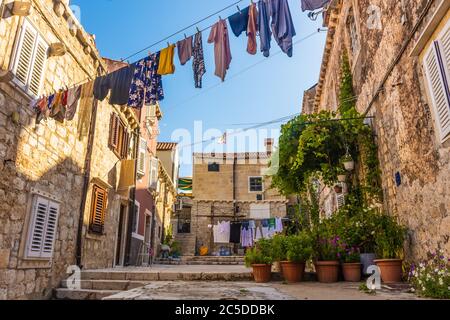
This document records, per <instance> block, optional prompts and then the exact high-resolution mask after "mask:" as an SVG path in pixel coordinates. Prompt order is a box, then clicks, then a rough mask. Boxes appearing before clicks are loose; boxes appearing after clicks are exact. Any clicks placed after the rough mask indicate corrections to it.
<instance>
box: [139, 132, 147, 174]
mask: <svg viewBox="0 0 450 320" xmlns="http://www.w3.org/2000/svg"><path fill="white" fill-rule="evenodd" d="M146 159H147V141H146V140H145V139H142V138H141V139H140V143H139V155H138V166H137V173H138V175H140V176H141V177H142V176H145V161H146Z"/></svg>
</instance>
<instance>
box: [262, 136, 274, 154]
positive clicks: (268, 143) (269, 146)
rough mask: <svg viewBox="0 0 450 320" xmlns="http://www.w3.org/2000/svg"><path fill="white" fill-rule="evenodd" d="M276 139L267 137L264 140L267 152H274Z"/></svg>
mask: <svg viewBox="0 0 450 320" xmlns="http://www.w3.org/2000/svg"><path fill="white" fill-rule="evenodd" d="M274 141H275V140H274V139H266V140H264V145H265V146H266V152H267V153H272V152H273V144H274Z"/></svg>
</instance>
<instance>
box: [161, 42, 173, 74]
mask: <svg viewBox="0 0 450 320" xmlns="http://www.w3.org/2000/svg"><path fill="white" fill-rule="evenodd" d="M174 56H175V45H174V44H171V45H170V46H168V47H167V48H165V49H163V50H161V52H160V57H159V66H158V74H159V75H161V76H164V75H167V74H173V73H175V65H174V64H173V58H174Z"/></svg>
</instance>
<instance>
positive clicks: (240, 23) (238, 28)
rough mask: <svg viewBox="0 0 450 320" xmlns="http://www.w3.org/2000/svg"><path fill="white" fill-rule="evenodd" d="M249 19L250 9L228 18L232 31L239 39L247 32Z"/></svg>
mask: <svg viewBox="0 0 450 320" xmlns="http://www.w3.org/2000/svg"><path fill="white" fill-rule="evenodd" d="M248 18H249V7H247V8H245V9H243V10H241V11H240V12H237V13H235V14H233V15H232V16H230V17H229V18H228V21H229V22H230V26H231V30H232V31H233V33H234V35H235V36H236V37H239V36H240V35H241V34H242V32H244V31H245V32H247V27H248Z"/></svg>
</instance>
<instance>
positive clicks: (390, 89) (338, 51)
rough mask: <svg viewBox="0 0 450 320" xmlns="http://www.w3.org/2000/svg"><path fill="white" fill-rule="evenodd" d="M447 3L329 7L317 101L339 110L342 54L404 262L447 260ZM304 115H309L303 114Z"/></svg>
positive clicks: (316, 106)
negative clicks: (370, 133) (440, 254)
mask: <svg viewBox="0 0 450 320" xmlns="http://www.w3.org/2000/svg"><path fill="white" fill-rule="evenodd" d="M449 8H450V2H449V1H447V0H417V1H406V0H402V1H384V0H370V1H368V0H349V1H342V0H333V1H331V4H330V7H329V9H328V11H327V13H326V15H325V25H326V26H327V27H328V29H329V30H328V36H327V41H326V48H325V53H324V57H323V63H322V69H321V73H320V78H319V83H318V85H317V87H316V94H315V101H314V103H313V107H312V110H311V104H309V105H308V103H306V107H305V110H304V111H305V112H310V111H312V112H319V111H321V110H333V111H336V110H337V108H338V101H339V99H338V97H339V86H340V66H341V59H342V55H343V52H347V54H348V57H349V60H350V65H351V70H352V73H353V86H354V93H355V101H356V106H357V109H358V111H359V112H361V113H362V114H364V115H369V116H373V117H374V119H373V127H374V131H375V133H376V136H377V143H378V145H379V158H380V162H381V169H382V185H383V192H384V203H383V206H384V209H385V210H386V211H387V212H389V213H390V214H392V215H395V216H397V217H398V218H399V220H400V221H401V223H403V224H404V225H406V226H408V228H409V230H410V231H409V237H408V241H409V245H408V246H407V248H408V251H407V255H408V257H409V258H411V259H419V258H423V257H425V255H426V253H427V251H434V250H436V249H437V248H438V247H440V248H442V249H444V250H445V251H446V252H447V254H450V242H449V240H450V216H449V213H450V152H449V151H450V141H449V137H450V89H449V83H450V11H449ZM308 108H309V110H308Z"/></svg>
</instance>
